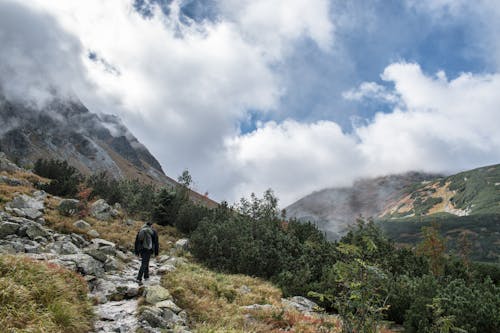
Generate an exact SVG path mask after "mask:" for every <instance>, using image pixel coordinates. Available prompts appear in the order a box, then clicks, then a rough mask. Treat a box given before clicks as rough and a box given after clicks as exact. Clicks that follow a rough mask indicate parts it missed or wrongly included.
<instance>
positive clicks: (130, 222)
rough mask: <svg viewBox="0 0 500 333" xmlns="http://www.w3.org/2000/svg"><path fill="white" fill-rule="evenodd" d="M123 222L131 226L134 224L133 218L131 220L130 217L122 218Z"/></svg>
mask: <svg viewBox="0 0 500 333" xmlns="http://www.w3.org/2000/svg"><path fill="white" fill-rule="evenodd" d="M123 223H124V224H125V225H128V226H132V225H134V224H135V221H134V220H132V219H125V220H123Z"/></svg>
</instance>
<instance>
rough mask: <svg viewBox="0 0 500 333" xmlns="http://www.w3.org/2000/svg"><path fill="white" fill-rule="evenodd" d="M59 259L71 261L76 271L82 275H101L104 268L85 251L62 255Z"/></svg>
mask: <svg viewBox="0 0 500 333" xmlns="http://www.w3.org/2000/svg"><path fill="white" fill-rule="evenodd" d="M59 259H60V260H61V261H63V262H73V263H74V264H75V265H76V271H78V272H79V273H82V274H84V275H95V276H102V275H103V274H104V268H103V265H102V263H100V262H99V261H97V260H95V259H94V258H92V257H91V256H89V255H88V254H85V253H79V254H69V255H62V256H60V257H59Z"/></svg>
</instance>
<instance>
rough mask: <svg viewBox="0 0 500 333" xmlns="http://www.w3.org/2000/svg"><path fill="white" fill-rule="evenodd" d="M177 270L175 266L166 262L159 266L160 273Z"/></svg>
mask: <svg viewBox="0 0 500 333" xmlns="http://www.w3.org/2000/svg"><path fill="white" fill-rule="evenodd" d="M175 270H176V268H175V266H173V265H169V264H166V265H162V266H160V268H158V274H165V273H170V272H173V271H175Z"/></svg>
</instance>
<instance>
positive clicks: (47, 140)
mask: <svg viewBox="0 0 500 333" xmlns="http://www.w3.org/2000/svg"><path fill="white" fill-rule="evenodd" d="M0 123H1V124H2V127H1V128H0V151H3V152H4V153H6V155H7V156H8V157H9V158H10V159H12V160H14V161H16V162H17V163H18V164H21V165H30V164H33V163H34V162H35V161H36V160H37V159H38V158H54V159H63V160H66V161H68V162H69V163H70V164H71V165H73V166H74V167H76V168H77V169H78V170H79V171H80V172H82V173H83V174H91V173H95V172H99V171H105V172H107V173H108V174H110V175H111V176H113V177H115V178H117V179H121V178H128V179H139V180H140V181H143V182H149V183H154V184H158V185H161V186H175V185H176V184H177V182H176V181H175V180H173V179H172V178H170V177H168V176H166V175H165V173H164V172H163V170H162V167H161V165H160V163H159V162H158V161H157V160H156V159H155V157H154V156H153V155H151V153H150V152H149V151H148V150H147V148H146V147H145V146H144V145H143V144H141V143H140V142H139V141H138V140H137V138H135V137H134V135H132V133H130V131H129V130H128V129H127V128H126V127H125V126H124V125H123V124H122V123H121V121H120V119H119V118H118V117H116V116H113V115H98V114H95V113H92V112H90V111H89V110H88V109H87V108H86V107H85V106H84V105H83V104H82V103H81V102H79V101H75V100H61V99H54V100H53V101H52V102H51V103H48V104H46V105H45V106H44V107H43V108H41V109H38V108H34V107H31V106H29V105H27V104H26V103H23V102H14V101H9V100H6V99H5V98H3V97H0ZM191 197H192V198H193V200H196V201H199V202H205V203H207V204H208V205H209V206H215V205H216V204H217V203H215V202H214V201H212V200H210V199H209V198H207V197H206V196H203V195H200V194H198V193H196V192H194V191H193V192H192V193H191Z"/></svg>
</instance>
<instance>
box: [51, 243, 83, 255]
mask: <svg viewBox="0 0 500 333" xmlns="http://www.w3.org/2000/svg"><path fill="white" fill-rule="evenodd" d="M52 248H53V250H54V251H55V252H56V253H58V254H77V253H81V252H82V250H80V248H79V247H78V246H76V245H75V244H73V242H71V241H68V240H65V241H57V242H55V243H54V245H53V247H52Z"/></svg>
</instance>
